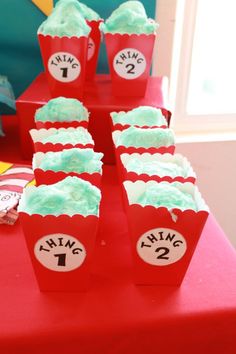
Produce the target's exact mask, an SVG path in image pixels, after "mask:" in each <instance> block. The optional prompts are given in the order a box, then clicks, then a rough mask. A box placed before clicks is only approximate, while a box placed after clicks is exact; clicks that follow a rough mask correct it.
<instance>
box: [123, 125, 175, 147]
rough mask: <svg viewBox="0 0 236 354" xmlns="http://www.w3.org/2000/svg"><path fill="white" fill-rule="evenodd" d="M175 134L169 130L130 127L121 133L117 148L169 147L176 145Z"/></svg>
mask: <svg viewBox="0 0 236 354" xmlns="http://www.w3.org/2000/svg"><path fill="white" fill-rule="evenodd" d="M174 143H175V139H174V133H173V131H172V130H171V129H168V128H166V129H165V128H152V129H151V128H138V127H133V126H131V127H129V128H128V129H125V130H123V131H122V132H121V134H120V135H119V137H118V139H117V141H116V146H120V145H122V146H125V147H129V146H133V147H144V148H149V147H156V148H159V147H162V146H165V147H168V146H171V145H174Z"/></svg>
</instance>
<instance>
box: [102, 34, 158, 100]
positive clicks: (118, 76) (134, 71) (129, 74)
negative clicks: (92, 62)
mask: <svg viewBox="0 0 236 354" xmlns="http://www.w3.org/2000/svg"><path fill="white" fill-rule="evenodd" d="M155 38H156V35H155V34H148V35H147V34H131V35H130V34H119V33H115V34H111V33H106V34H105V42H106V49H107V55H108V63H109V69H110V74H111V80H112V89H113V94H114V96H145V92H146V87H147V81H148V77H149V73H150V68H151V62H152V54H153V48H154V43H155Z"/></svg>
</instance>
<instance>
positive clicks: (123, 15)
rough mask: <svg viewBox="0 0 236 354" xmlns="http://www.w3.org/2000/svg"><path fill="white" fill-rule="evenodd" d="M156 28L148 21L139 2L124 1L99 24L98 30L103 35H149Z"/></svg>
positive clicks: (152, 22)
mask: <svg viewBox="0 0 236 354" xmlns="http://www.w3.org/2000/svg"><path fill="white" fill-rule="evenodd" d="M157 26H158V25H157V23H156V22H155V21H154V20H151V19H148V17H147V14H146V11H145V8H144V6H143V4H142V3H141V2H140V1H126V2H124V3H123V4H121V5H120V6H119V7H118V8H117V9H116V10H115V11H113V12H112V14H111V16H110V17H109V18H108V19H107V20H106V21H105V23H101V25H100V29H101V30H102V31H103V32H104V33H121V34H124V33H128V34H141V33H145V34H151V33H155V32H156V30H157Z"/></svg>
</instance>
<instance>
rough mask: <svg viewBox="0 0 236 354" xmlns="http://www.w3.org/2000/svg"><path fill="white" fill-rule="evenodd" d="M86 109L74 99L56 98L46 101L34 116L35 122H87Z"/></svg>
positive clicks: (87, 114)
mask: <svg viewBox="0 0 236 354" xmlns="http://www.w3.org/2000/svg"><path fill="white" fill-rule="evenodd" d="M88 117H89V113H88V110H87V108H86V107H84V105H83V104H82V103H81V102H80V101H79V100H77V99H75V98H65V97H57V98H53V99H52V100H50V101H48V103H47V104H45V105H44V106H43V107H41V108H39V109H38V110H37V111H36V114H35V121H41V122H48V121H50V122H73V121H79V122H81V121H88Z"/></svg>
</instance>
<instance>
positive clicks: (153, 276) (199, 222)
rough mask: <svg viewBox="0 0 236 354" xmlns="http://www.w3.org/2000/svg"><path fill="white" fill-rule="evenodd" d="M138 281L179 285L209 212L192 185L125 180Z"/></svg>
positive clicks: (140, 282) (136, 280)
mask: <svg viewBox="0 0 236 354" xmlns="http://www.w3.org/2000/svg"><path fill="white" fill-rule="evenodd" d="M124 188H125V192H126V194H127V199H126V201H127V205H126V211H127V217H128V224H129V230H130V235H131V243H132V251H133V259H134V272H135V282H136V283H137V284H158V285H176V286H178V285H180V284H181V282H182V281H183V278H184V275H185V273H186V271H187V269H188V266H189V264H190V261H191V258H192V256H193V254H194V251H195V248H196V246H197V243H198V241H199V239H200V236H201V234H202V230H203V228H204V225H205V222H206V220H207V217H208V214H209V210H208V207H207V205H206V204H205V202H204V200H203V199H202V197H201V195H200V193H199V191H198V189H197V187H196V186H194V185H193V184H192V183H188V182H187V183H179V182H173V183H168V182H160V183H158V182H156V181H149V182H143V181H136V182H131V181H125V182H124Z"/></svg>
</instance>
